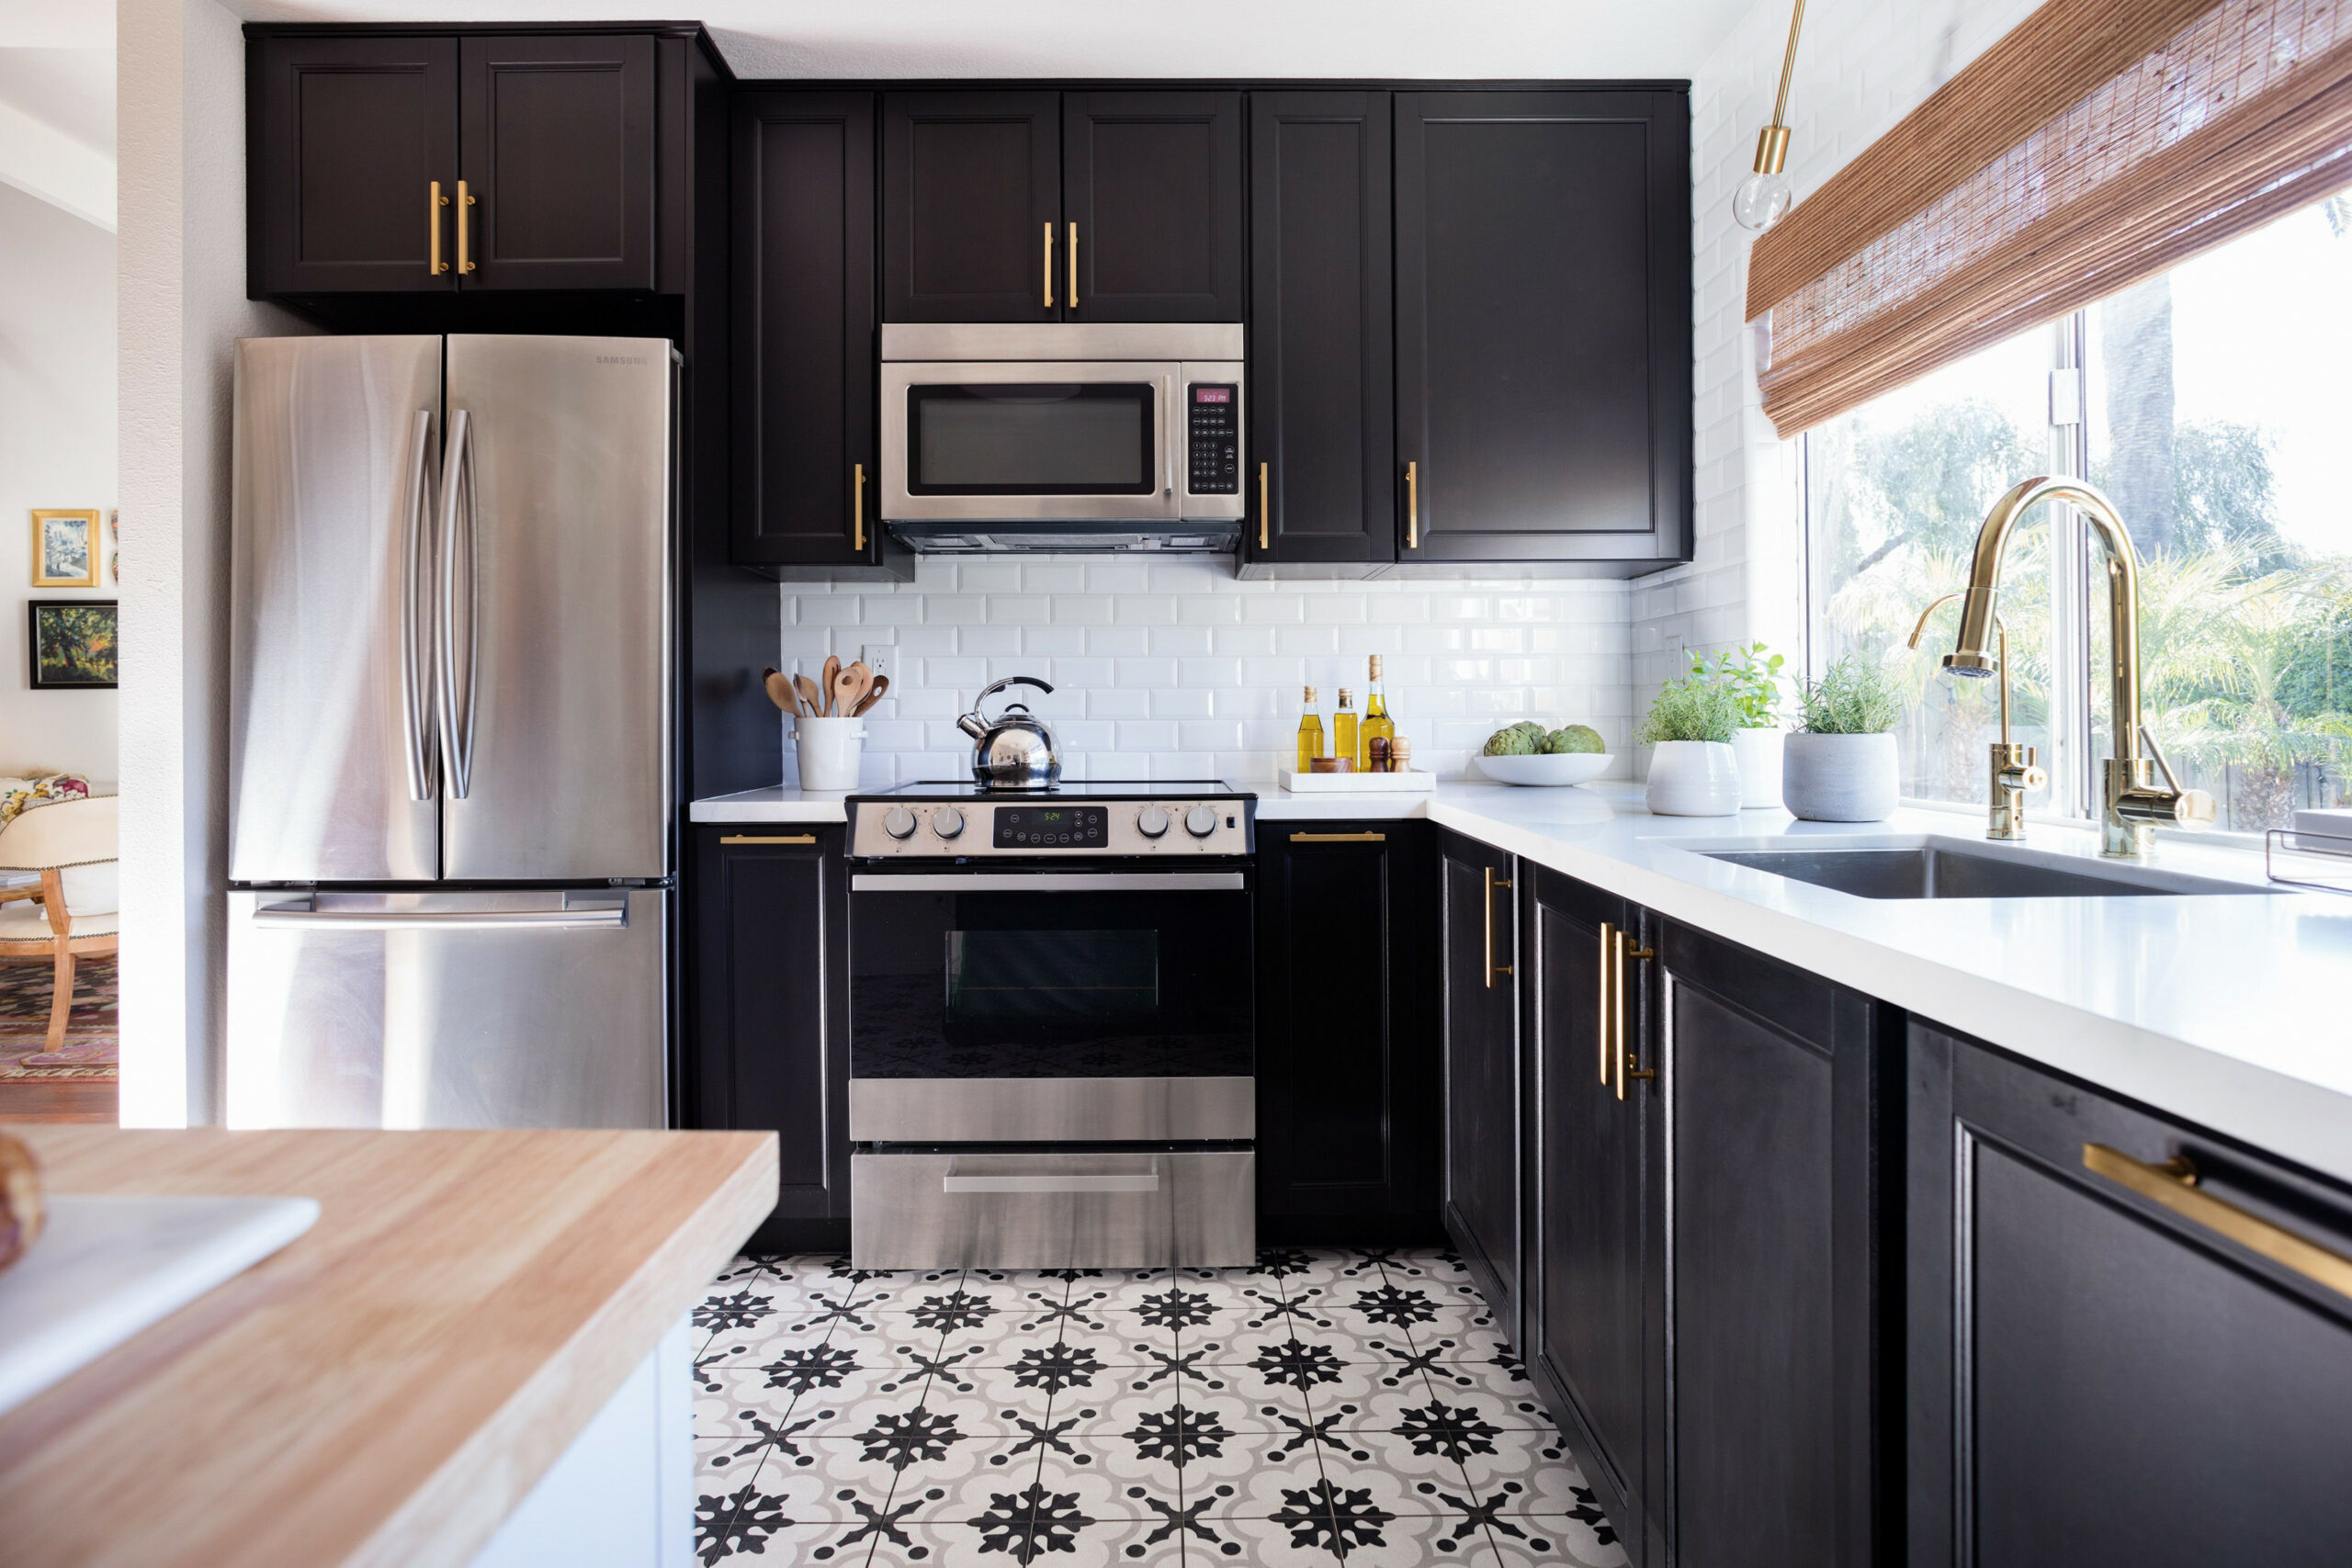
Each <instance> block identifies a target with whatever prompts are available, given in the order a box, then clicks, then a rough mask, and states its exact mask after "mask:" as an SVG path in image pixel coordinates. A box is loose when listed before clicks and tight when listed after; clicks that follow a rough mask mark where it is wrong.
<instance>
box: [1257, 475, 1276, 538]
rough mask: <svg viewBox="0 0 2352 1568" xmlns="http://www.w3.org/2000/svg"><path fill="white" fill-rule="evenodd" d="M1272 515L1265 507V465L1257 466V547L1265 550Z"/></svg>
mask: <svg viewBox="0 0 2352 1568" xmlns="http://www.w3.org/2000/svg"><path fill="white" fill-rule="evenodd" d="M1272 519H1273V513H1272V511H1270V510H1269V509H1268V508H1267V505H1266V465H1265V464H1263V463H1261V464H1259V465H1258V547H1259V548H1260V549H1261V550H1262V549H1265V548H1267V544H1266V536H1267V530H1268V529H1269V528H1271V527H1272Z"/></svg>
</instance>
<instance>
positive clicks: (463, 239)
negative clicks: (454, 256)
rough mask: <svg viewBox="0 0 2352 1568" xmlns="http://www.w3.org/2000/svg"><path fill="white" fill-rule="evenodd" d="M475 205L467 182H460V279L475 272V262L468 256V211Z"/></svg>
mask: <svg viewBox="0 0 2352 1568" xmlns="http://www.w3.org/2000/svg"><path fill="white" fill-rule="evenodd" d="M473 204H474V198H473V197H472V196H471V195H469V193H468V192H467V190H466V182H465V181H463V180H459V181H458V276H460V277H462V276H465V275H466V274H467V273H469V272H471V271H473V270H474V264H473V260H472V258H471V257H470V256H469V255H468V254H467V236H466V225H467V217H466V209H467V208H469V207H471V206H472V205H473Z"/></svg>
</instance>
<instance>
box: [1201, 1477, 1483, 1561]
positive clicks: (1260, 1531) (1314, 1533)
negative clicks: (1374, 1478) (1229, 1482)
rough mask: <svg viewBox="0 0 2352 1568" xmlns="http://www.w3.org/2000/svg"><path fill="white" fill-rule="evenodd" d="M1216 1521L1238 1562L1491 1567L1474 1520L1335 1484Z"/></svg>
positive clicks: (1480, 1531) (1481, 1536) (1480, 1530)
mask: <svg viewBox="0 0 2352 1568" xmlns="http://www.w3.org/2000/svg"><path fill="white" fill-rule="evenodd" d="M1218 1524H1219V1526H1220V1528H1221V1529H1224V1530H1225V1531H1227V1532H1228V1533H1229V1534H1230V1535H1231V1536H1232V1537H1233V1538H1234V1539H1235V1540H1237V1541H1238V1543H1239V1544H1240V1545H1241V1547H1242V1552H1241V1553H1240V1554H1239V1557H1240V1561H1243V1562H1250V1563H1252V1564H1266V1565H1269V1568H1293V1565H1295V1564H1307V1563H1321V1564H1326V1565H1329V1564H1333V1563H1339V1562H1346V1563H1348V1564H1351V1565H1354V1564H1363V1563H1372V1564H1376V1565H1378V1568H1392V1565H1393V1568H1421V1565H1423V1564H1428V1563H1437V1562H1470V1563H1475V1564H1476V1565H1477V1568H1495V1563H1494V1556H1493V1551H1494V1549H1493V1547H1492V1546H1491V1545H1490V1544H1489V1543H1488V1541H1487V1537H1486V1533H1485V1531H1484V1530H1482V1529H1479V1528H1478V1527H1477V1526H1476V1525H1475V1524H1471V1523H1469V1522H1468V1521H1467V1520H1457V1519H1451V1518H1445V1517H1439V1516H1436V1515H1430V1514H1414V1515H1403V1516H1399V1515H1394V1514H1390V1513H1387V1512H1386V1511H1385V1510H1383V1509H1382V1508H1380V1507H1378V1506H1376V1505H1373V1504H1371V1503H1369V1502H1368V1501H1366V1500H1364V1499H1362V1498H1361V1497H1358V1496H1357V1495H1354V1494H1352V1493H1350V1492H1347V1491H1344V1490H1339V1489H1332V1490H1330V1491H1329V1492H1313V1493H1302V1494H1301V1502H1300V1504H1299V1506H1291V1507H1286V1508H1285V1509H1283V1511H1281V1512H1279V1513H1276V1514H1274V1515H1273V1516H1272V1517H1232V1518H1225V1519H1220V1520H1219V1521H1218Z"/></svg>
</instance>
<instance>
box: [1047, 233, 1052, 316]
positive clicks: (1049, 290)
mask: <svg viewBox="0 0 2352 1568" xmlns="http://www.w3.org/2000/svg"><path fill="white" fill-rule="evenodd" d="M1053 308H1054V224H1053V220H1051V219H1047V220H1046V310H1052V309H1053Z"/></svg>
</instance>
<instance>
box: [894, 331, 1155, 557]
mask: <svg viewBox="0 0 2352 1568" xmlns="http://www.w3.org/2000/svg"><path fill="white" fill-rule="evenodd" d="M1183 370H1184V367H1183V366H1182V365H1181V364H1178V363H1176V362H1173V361H1169V362H1165V363H1160V362H1140V361H1128V362H1121V363H1115V364H1105V363H1098V362H1092V361H1080V362H1075V363H1073V362H1067V361H1065V362H1054V361H1039V362H1033V363H1021V362H1012V361H1004V362H998V361H990V362H988V363H985V364H965V363H956V362H945V363H930V364H924V363H885V364H884V365H883V367H882V517H883V520H884V521H886V522H906V523H921V522H941V521H944V522H1001V523H1002V522H1011V523H1018V522H1037V521H1052V520H1056V519H1069V520H1078V521H1090V522H1097V521H1108V520H1114V519H1130V520H1135V519H1139V520H1147V521H1156V520H1163V519H1164V520H1168V521H1171V522H1172V521H1174V520H1175V519H1176V518H1177V517H1178V516H1179V514H1180V512H1181V499H1180V497H1179V496H1178V494H1177V490H1176V481H1177V475H1176V444H1175V440H1174V434H1175V425H1174V423H1173V422H1172V421H1171V419H1170V410H1171V409H1173V408H1174V407H1175V406H1176V396H1177V389H1178V387H1180V386H1181V385H1182V378H1183Z"/></svg>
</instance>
